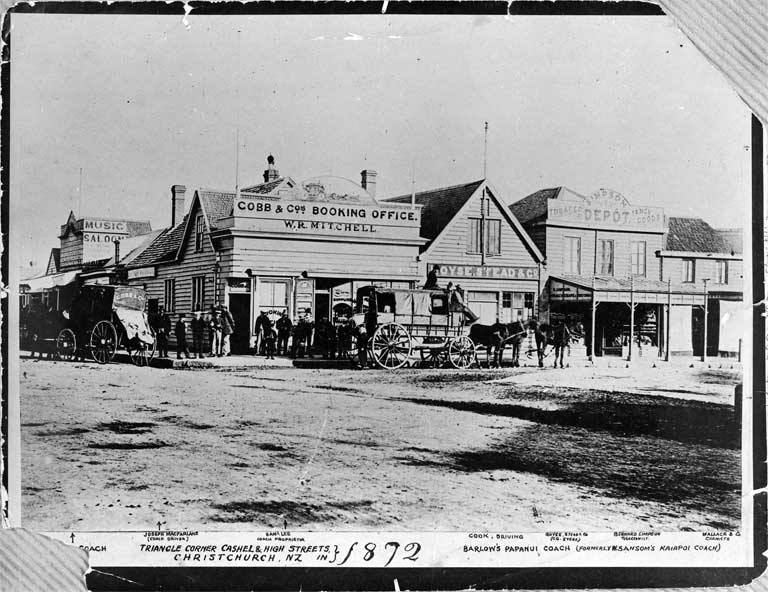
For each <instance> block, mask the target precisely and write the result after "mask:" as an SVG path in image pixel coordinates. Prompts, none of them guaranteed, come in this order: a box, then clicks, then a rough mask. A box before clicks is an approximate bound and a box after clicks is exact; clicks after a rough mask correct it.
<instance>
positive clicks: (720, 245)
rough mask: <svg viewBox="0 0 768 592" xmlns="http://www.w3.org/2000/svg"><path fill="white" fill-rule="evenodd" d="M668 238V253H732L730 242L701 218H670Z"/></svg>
mask: <svg viewBox="0 0 768 592" xmlns="http://www.w3.org/2000/svg"><path fill="white" fill-rule="evenodd" d="M668 221H669V232H668V233H667V236H666V244H665V249H666V250H667V251H692V252H695V253H730V252H731V247H730V244H729V243H728V241H726V240H725V238H723V236H722V235H721V234H720V233H719V232H718V231H717V230H715V229H714V228H712V227H711V226H710V225H709V224H707V223H706V222H705V221H704V220H702V219H701V218H681V217H670V218H669V220H668Z"/></svg>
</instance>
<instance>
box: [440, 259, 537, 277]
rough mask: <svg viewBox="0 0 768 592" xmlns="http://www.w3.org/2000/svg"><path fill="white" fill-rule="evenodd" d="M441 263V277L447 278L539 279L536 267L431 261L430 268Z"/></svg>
mask: <svg viewBox="0 0 768 592" xmlns="http://www.w3.org/2000/svg"><path fill="white" fill-rule="evenodd" d="M433 265H439V266H440V271H439V272H438V273H439V274H440V277H445V278H481V279H499V280H535V279H538V277H539V274H538V271H539V270H538V268H536V267H510V266H501V265H449V264H447V263H429V264H428V268H429V269H431V268H432V266H433Z"/></svg>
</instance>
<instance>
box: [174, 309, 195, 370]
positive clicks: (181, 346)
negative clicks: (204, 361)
mask: <svg viewBox="0 0 768 592" xmlns="http://www.w3.org/2000/svg"><path fill="white" fill-rule="evenodd" d="M174 333H176V359H178V360H180V359H181V354H182V352H183V353H184V355H185V356H187V358H191V357H192V356H190V355H189V346H188V345H187V320H186V319H185V318H184V313H181V314H180V315H179V320H178V321H176V328H175V331H174Z"/></svg>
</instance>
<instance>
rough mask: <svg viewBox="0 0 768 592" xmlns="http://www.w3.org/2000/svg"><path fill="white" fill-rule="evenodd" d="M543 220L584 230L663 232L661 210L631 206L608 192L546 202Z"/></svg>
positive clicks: (623, 199)
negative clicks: (585, 228) (545, 215)
mask: <svg viewBox="0 0 768 592" xmlns="http://www.w3.org/2000/svg"><path fill="white" fill-rule="evenodd" d="M547 221H548V222H553V223H567V224H573V225H576V226H583V227H588V228H595V227H598V228H603V229H615V230H630V229H632V230H647V231H655V232H663V231H664V225H665V218H664V210H663V209H662V208H656V207H647V206H633V205H632V204H630V203H629V201H628V200H627V198H626V197H624V196H623V195H621V194H620V193H617V192H616V191H613V190H609V189H600V190H598V191H596V192H595V193H593V194H592V195H590V196H588V197H585V198H583V199H581V200H566V199H550V200H549V201H548V203H547Z"/></svg>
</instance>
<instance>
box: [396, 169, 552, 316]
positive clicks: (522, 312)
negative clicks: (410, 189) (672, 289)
mask: <svg viewBox="0 0 768 592" xmlns="http://www.w3.org/2000/svg"><path fill="white" fill-rule="evenodd" d="M386 201H387V202H394V203H400V204H403V205H407V204H409V203H413V204H416V205H417V206H418V207H421V208H422V210H421V236H422V237H423V238H424V239H426V242H425V243H424V244H423V245H422V246H421V248H420V252H419V255H418V261H419V270H420V271H419V273H420V274H421V276H422V278H424V276H425V275H426V274H427V273H428V272H429V271H430V270H432V269H434V268H435V267H437V270H438V277H439V281H440V285H441V286H442V287H446V286H447V285H448V283H452V284H454V286H456V287H457V288H458V289H459V290H461V291H463V293H464V299H465V303H466V304H467V306H468V307H469V308H470V309H471V310H472V311H473V312H474V313H475V314H477V315H478V316H479V317H480V322H481V323H486V324H492V323H495V322H499V321H500V322H503V323H509V322H512V321H516V320H527V319H529V318H531V317H534V316H535V315H536V313H537V309H538V294H539V292H540V289H541V286H540V279H541V273H540V267H541V264H542V262H543V260H544V258H543V256H542V254H541V252H540V251H539V249H538V248H537V247H536V245H535V244H534V243H533V241H532V240H531V238H530V237H529V236H528V235H527V234H526V232H525V230H523V227H522V226H521V224H520V222H518V220H517V219H516V218H515V216H514V215H513V214H512V212H511V211H510V210H509V207H508V206H507V205H506V204H505V203H504V201H503V200H502V199H500V197H499V193H498V191H497V190H496V189H494V188H493V187H491V186H490V185H489V184H488V182H487V181H485V180H479V181H473V182H471V183H464V184H461V185H454V186H451V187H441V188H438V189H432V190H429V191H423V192H419V193H414V194H412V195H401V196H398V197H393V198H389V199H387V200H386Z"/></svg>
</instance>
